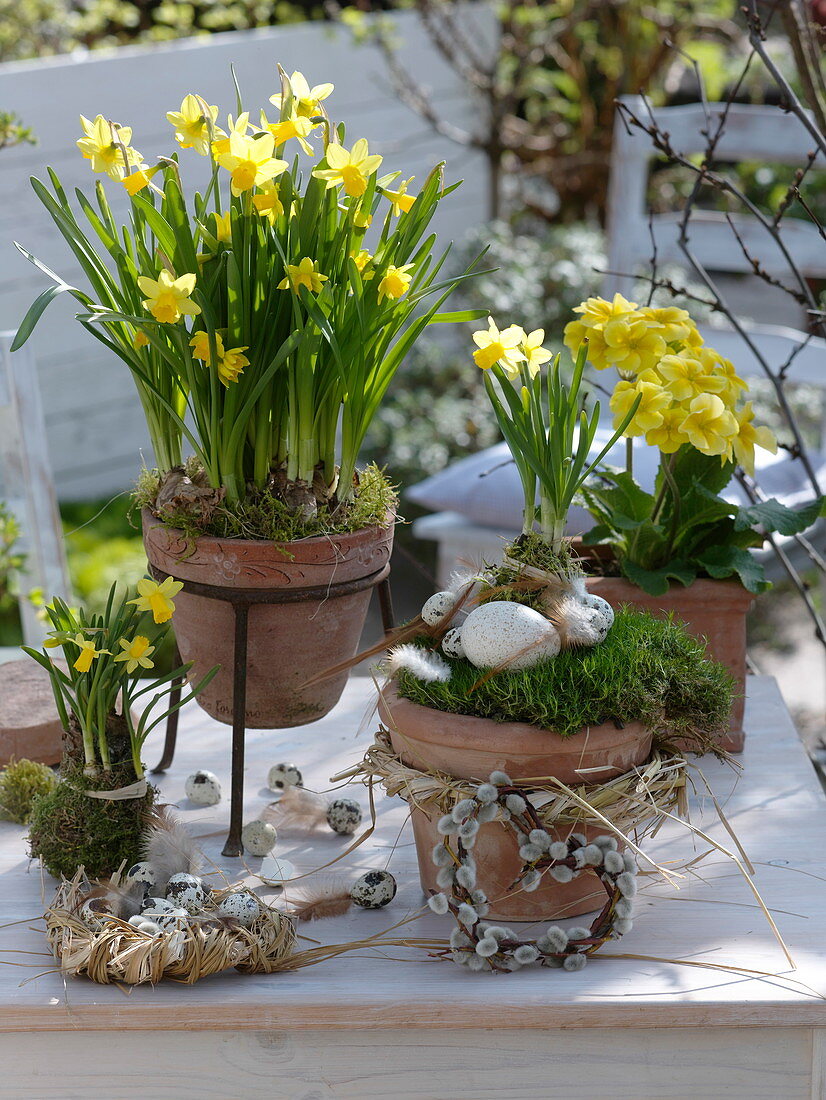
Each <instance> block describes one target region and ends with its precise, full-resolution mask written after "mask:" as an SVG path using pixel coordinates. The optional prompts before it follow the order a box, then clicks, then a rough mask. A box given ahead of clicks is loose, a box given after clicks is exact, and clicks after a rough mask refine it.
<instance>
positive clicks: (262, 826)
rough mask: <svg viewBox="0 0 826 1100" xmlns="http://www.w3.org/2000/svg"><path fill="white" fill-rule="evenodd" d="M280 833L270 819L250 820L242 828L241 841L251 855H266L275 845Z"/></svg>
mask: <svg viewBox="0 0 826 1100" xmlns="http://www.w3.org/2000/svg"><path fill="white" fill-rule="evenodd" d="M277 839H278V833H277V832H276V829H275V826H274V825H270V823H269V822H268V821H250V822H249V823H248V824H247V825H245V826H244V828H243V829H242V830H241V843H242V844H243V846H244V850H245V851H247V852H249V854H250V855H251V856H265V855H266V854H267V852H271V851H272V850H273V848H274V847H275V842H276V840H277Z"/></svg>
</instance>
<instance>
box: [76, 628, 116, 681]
mask: <svg viewBox="0 0 826 1100" xmlns="http://www.w3.org/2000/svg"><path fill="white" fill-rule="evenodd" d="M72 641H73V642H74V643H75V645H77V646H80V656H79V657H78V659H77V660H76V661H75V663H74V665H73V668H76V669H77V671H78V672H88V671H89V669H90V668H91V667H92V661H94V660H95V659H96V658H97V657H100V656H101V654H103V653H108V652H109V650H108V649H97V648H95V643H94V642H93V641H89V639H88V638H84V637H83V635H82V634H75V636H74V638H73V639H72Z"/></svg>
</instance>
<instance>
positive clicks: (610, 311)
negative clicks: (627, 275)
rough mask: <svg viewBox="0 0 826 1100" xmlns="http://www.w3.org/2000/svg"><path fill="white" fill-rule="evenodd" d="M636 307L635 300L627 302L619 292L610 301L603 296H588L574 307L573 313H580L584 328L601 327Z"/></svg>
mask: <svg viewBox="0 0 826 1100" xmlns="http://www.w3.org/2000/svg"><path fill="white" fill-rule="evenodd" d="M636 308H637V303H636V302H629V301H628V299H627V298H624V297H623V296H622V295H621V294H615V295H614V297H613V299H612V300H611V301H610V302H609V301H606V299H605V298H588V299H586V300H585V301H584V302H582V303H581V304H580V305H578V306H575V307H574V313H580V314H582V316H581V318H580V320H581V321H582V324H583V325H585V327H586V328H602V327H603V326H604V325H606V324H607V323H608V322H609V321H616V320H619V319H620V318H622V317H627V316H628V314H629V313H633V312H634V310H635V309H636Z"/></svg>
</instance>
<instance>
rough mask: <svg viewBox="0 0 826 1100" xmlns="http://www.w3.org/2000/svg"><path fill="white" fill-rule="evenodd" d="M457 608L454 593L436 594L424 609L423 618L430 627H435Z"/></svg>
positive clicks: (426, 602)
mask: <svg viewBox="0 0 826 1100" xmlns="http://www.w3.org/2000/svg"><path fill="white" fill-rule="evenodd" d="M455 606H456V597H455V596H454V595H453V593H452V592H434V594H433V595H432V596H431V597H430V599H429V600H426V601H425V605H424V607H423V608H422V618H423V619H424V621H425V622H426V623H427V625H428V626H435V625H436V623H438V622H439V620H440V619H443V618H444V617H445V615H447V614H449V612H450V611H452V610H453V608H454V607H455Z"/></svg>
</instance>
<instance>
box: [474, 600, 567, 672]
mask: <svg viewBox="0 0 826 1100" xmlns="http://www.w3.org/2000/svg"><path fill="white" fill-rule="evenodd" d="M462 644H463V646H464V647H465V656H466V657H467V659H468V660H469V661H470V663H471V664H472V665H475V666H476V667H477V668H496V667H498V666H500V665H503V666H505V667H507V668H508V669H520V668H531V667H532V666H533V665H536V664H538V663H539V662H540V661H546V660H548V659H549V658H550V657H556V655H557V654H558V653H559V650H560V647H561V642H560V638H559V634H558V632H557V629H556V627H555V626H554V625H553V623H552V622H550V621H549V620H548V619H546V618H545V616H544V615H540V613H539V612H538V611H534V609H533V608H532V607H526V606H525V605H524V604H521V603H510V602H509V601H507V600H494V601H492V602H491V603H485V604H482V606H481V607H476V608H474V610H473V611H471V613H470V614H469V615H468V617H467V619H466V620H465V622H464V624H463V625H462Z"/></svg>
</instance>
